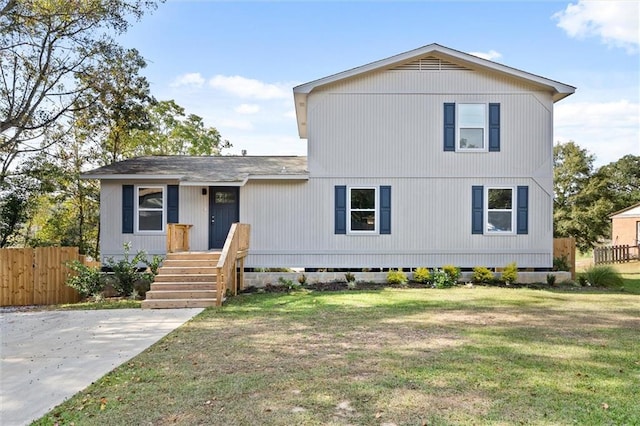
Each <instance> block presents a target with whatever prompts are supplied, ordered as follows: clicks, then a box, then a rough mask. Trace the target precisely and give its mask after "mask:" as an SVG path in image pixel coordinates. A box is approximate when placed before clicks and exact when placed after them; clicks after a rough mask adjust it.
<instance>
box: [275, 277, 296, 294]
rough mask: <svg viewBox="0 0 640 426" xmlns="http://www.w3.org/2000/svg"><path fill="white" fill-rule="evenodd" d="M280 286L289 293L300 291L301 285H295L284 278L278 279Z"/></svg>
mask: <svg viewBox="0 0 640 426" xmlns="http://www.w3.org/2000/svg"><path fill="white" fill-rule="evenodd" d="M278 284H280V285H281V286H283V287H286V288H287V289H288V290H289V291H294V290H300V287H301V285H300V284H298V283H294V282H293V280H289V279H286V278H283V277H279V278H278Z"/></svg>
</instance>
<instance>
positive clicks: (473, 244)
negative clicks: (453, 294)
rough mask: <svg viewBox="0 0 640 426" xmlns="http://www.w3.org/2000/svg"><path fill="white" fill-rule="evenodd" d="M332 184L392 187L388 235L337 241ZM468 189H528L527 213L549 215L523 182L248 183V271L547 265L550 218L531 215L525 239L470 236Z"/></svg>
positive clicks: (539, 193)
mask: <svg viewBox="0 0 640 426" xmlns="http://www.w3.org/2000/svg"><path fill="white" fill-rule="evenodd" d="M335 185H348V186H352V185H363V186H364V185H376V186H378V185H391V187H392V189H391V192H392V196H391V198H392V211H391V216H392V224H391V228H392V231H391V235H335V234H334V202H333V200H334V186H335ZM473 185H498V186H502V185H509V186H514V187H515V186H516V185H528V186H529V201H530V212H531V211H535V210H537V209H540V210H544V211H546V212H550V209H551V203H552V199H551V197H550V196H549V195H548V194H547V193H546V192H545V191H544V190H542V189H541V188H540V187H539V186H538V185H537V184H536V183H535V181H533V180H532V179H526V178H519V179H512V178H507V179H504V178H503V179H495V178H493V179H486V178H460V179H443V178H418V179H415V178H414V179H403V178H358V179H349V178H340V179H335V178H331V179H311V180H309V182H308V183H306V184H278V185H274V184H271V183H267V182H251V181H250V182H249V183H248V184H247V185H246V186H245V187H244V188H243V192H242V195H241V198H242V205H241V221H243V222H247V223H251V225H252V228H251V249H250V255H249V258H248V262H247V266H249V267H269V266H271V267H279V266H289V267H342V268H347V267H350V268H359V267H417V266H441V265H443V264H449V263H451V264H455V265H457V266H461V267H473V266H477V265H483V266H489V267H500V266H505V265H506V264H507V263H509V262H511V261H516V262H517V263H518V265H520V266H521V267H549V266H550V264H551V260H552V259H551V256H552V246H551V245H552V244H551V241H552V223H551V215H550V214H545V215H541V214H537V215H532V214H531V213H530V214H529V234H528V235H508V236H495V235H492V236H484V235H471V187H472V186H473ZM252 205H253V206H260V207H259V208H251V206H252ZM533 206H536V208H535V209H533V208H532V207H533Z"/></svg>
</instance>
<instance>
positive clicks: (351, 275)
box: [344, 272, 356, 283]
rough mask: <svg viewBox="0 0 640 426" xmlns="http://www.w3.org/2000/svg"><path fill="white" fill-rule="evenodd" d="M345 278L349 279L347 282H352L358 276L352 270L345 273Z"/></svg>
mask: <svg viewBox="0 0 640 426" xmlns="http://www.w3.org/2000/svg"><path fill="white" fill-rule="evenodd" d="M344 279H345V280H347V283H352V282H354V281H355V280H356V276H355V275H353V274H352V273H351V272H347V273H346V274H344Z"/></svg>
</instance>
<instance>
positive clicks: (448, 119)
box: [444, 103, 456, 151]
mask: <svg viewBox="0 0 640 426" xmlns="http://www.w3.org/2000/svg"><path fill="white" fill-rule="evenodd" d="M444 150H445V151H455V150H456V104H453V103H446V104H444Z"/></svg>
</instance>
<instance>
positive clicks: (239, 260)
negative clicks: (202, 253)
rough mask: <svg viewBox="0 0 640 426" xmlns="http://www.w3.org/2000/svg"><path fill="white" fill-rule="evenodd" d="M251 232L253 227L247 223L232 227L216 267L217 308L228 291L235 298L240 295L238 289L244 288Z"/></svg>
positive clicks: (235, 224) (236, 224)
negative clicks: (245, 265)
mask: <svg viewBox="0 0 640 426" xmlns="http://www.w3.org/2000/svg"><path fill="white" fill-rule="evenodd" d="M250 230H251V225H249V224H247V223H234V224H233V225H231V229H230V230H229V234H228V235H227V239H226V240H225V242H224V247H223V248H222V253H221V254H220V259H218V264H217V266H216V272H217V283H216V284H217V298H216V305H217V306H220V305H222V299H223V298H224V297H225V295H226V293H227V290H228V291H230V292H231V294H233V295H234V296H235V295H236V294H238V289H240V290H242V289H243V288H244V259H245V257H247V254H248V252H249V232H250ZM236 269H239V273H238V274H236Z"/></svg>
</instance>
